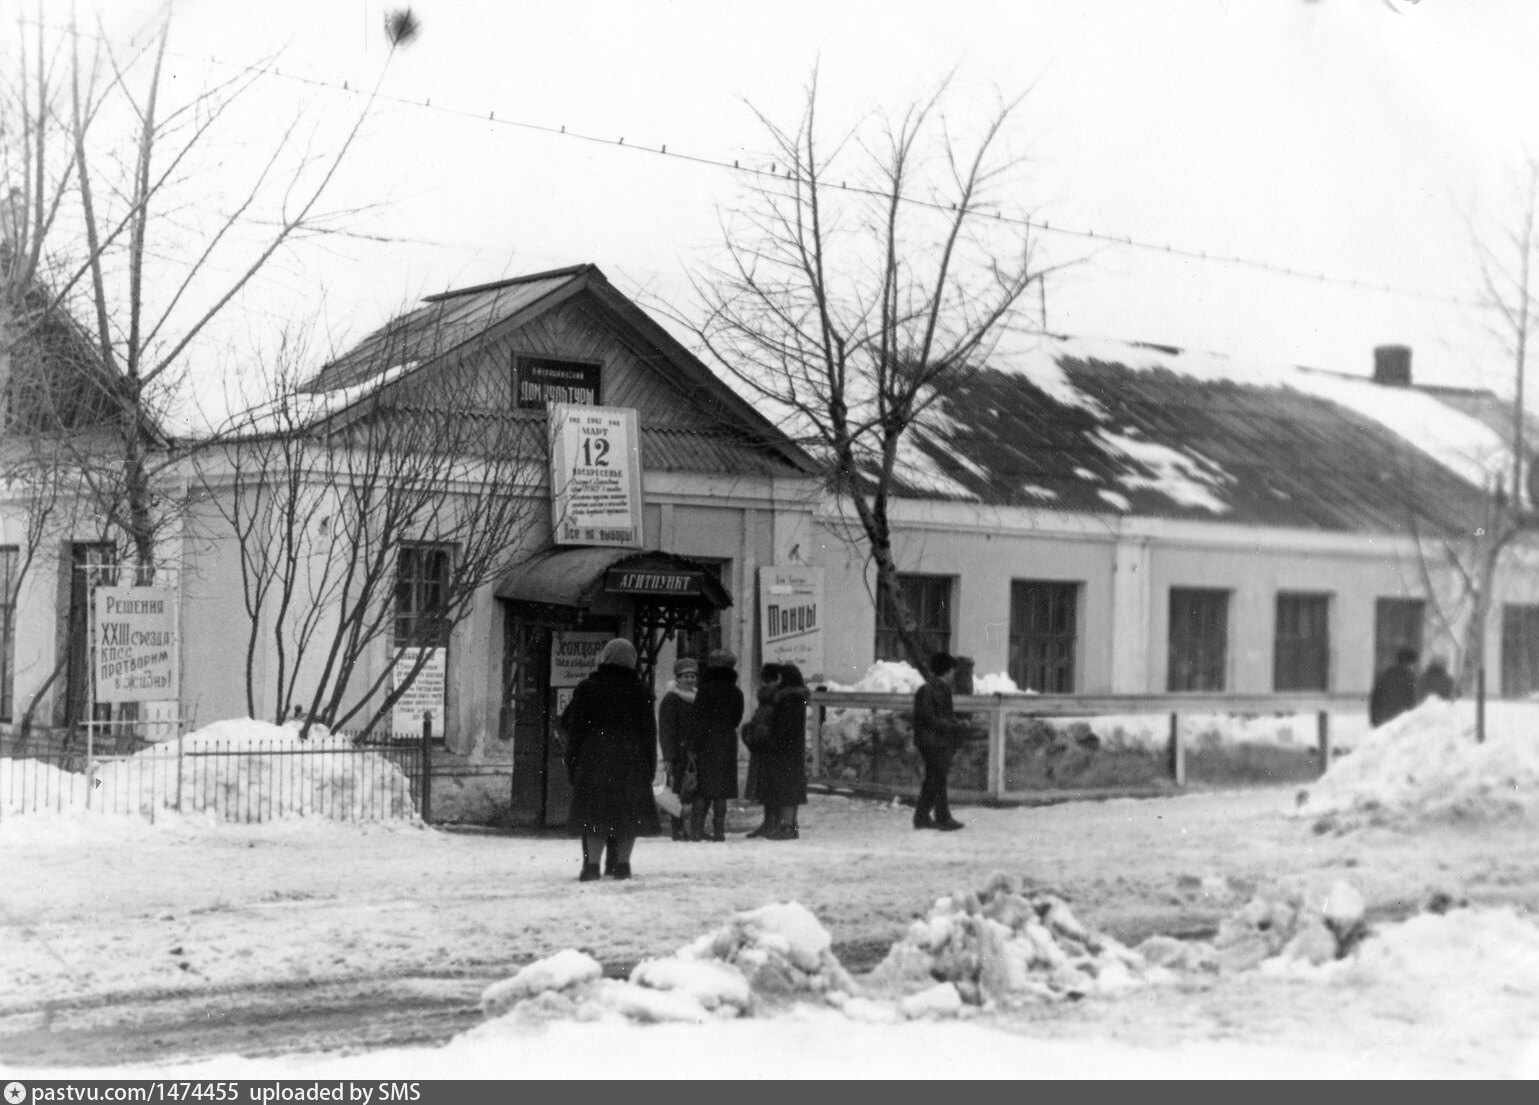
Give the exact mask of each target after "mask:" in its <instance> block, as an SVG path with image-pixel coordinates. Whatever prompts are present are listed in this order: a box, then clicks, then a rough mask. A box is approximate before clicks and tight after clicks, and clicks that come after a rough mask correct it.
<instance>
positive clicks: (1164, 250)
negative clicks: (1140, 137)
mask: <svg viewBox="0 0 1539 1105" xmlns="http://www.w3.org/2000/svg"><path fill="white" fill-rule="evenodd" d="M33 25H36V24H33ZM45 26H47V25H46V24H45ZM50 29H52V30H56V31H60V32H64V33H68V29H67V28H62V27H51V28H50ZM81 37H82V38H92V39H97V40H99V41H103V42H105V41H107V39H106V38H105V37H103V36H101V35H95V34H87V33H85V32H81ZM166 53H167V55H169V56H173V57H178V58H182V59H185V60H188V61H198V62H203V61H207V62H209V63H211V64H213V65H222V66H225V67H226V68H230V69H235V70H239V71H241V72H244V73H252V74H256V75H258V76H262V77H275V78H277V79H279V80H286V81H291V82H294V83H298V84H304V85H309V86H311V87H313V88H321V89H326V90H328V91H331V92H344V93H348V94H350V95H353V96H371V95H372V97H373V98H374V99H376V100H384V101H388V102H390V103H395V104H400V105H401V106H403V107H411V108H417V109H420V110H427V111H437V112H442V113H444V114H447V115H453V116H456V117H459V118H462V119H470V120H476V121H479V122H484V123H494V124H496V125H498V126H504V127H513V128H516V129H519V130H530V131H536V132H538V133H541V134H548V135H552V136H554V137H557V138H570V139H575V140H577V141H581V142H590V143H593V144H595V145H600V146H606V147H610V148H620V149H626V150H631V151H633V152H636V153H645V154H652V155H654V156H658V157H668V158H672V159H674V160H676V161H683V162H687V163H690V164H694V165H703V166H707V167H710V168H715V169H724V170H727V171H729V172H735V173H740V174H744V175H749V176H754V177H759V178H769V179H774V180H782V179H784V180H791V181H793V182H794V181H795V172H794V170H791V169H787V170H785V171H783V172H782V171H781V170H780V167H779V165H778V164H772V165H771V166H770V168H769V169H765V168H763V167H762V166H753V165H743V164H741V162H740V161H739V160H737V159H734V160H732V161H730V162H729V161H727V160H725V159H722V158H714V157H706V156H703V155H700V154H688V153H679V152H677V151H670V150H669V149H668V145H667V143H663V144H661V145H659V146H644V145H637V144H636V143H634V142H631V143H627V142H626V140H625V139H624V138H623V137H621V138H619V139H615V138H606V137H602V136H599V135H594V134H584V133H582V132H580V131H574V130H568V129H567V128H566V126H565V125H560V126H552V125H549V124H545V123H531V122H528V121H527V120H522V119H513V118H508V117H507V116H503V117H501V118H499V117H498V115H497V112H496V110H495V109H493V110H490V111H487V112H486V113H485V114H482V113H481V112H478V111H470V110H468V109H466V108H458V107H449V106H445V105H443V104H436V105H435V104H434V103H433V101H432V98H431V97H429V98H428V99H426V100H412V99H407V98H406V97H404V96H392V95H390V94H389V93H386V92H380V91H375V92H372V93H370V92H366V91H364V90H362V89H356V88H352V87H350V86H349V83H348V82H347V81H345V80H344V81H343V82H342V83H341V84H337V83H336V82H334V81H329V80H321V79H319V78H316V77H305V76H300V75H297V74H293V73H284V72H283V71H282V70H280V69H279V68H278V67H277V66H275V65H273V66H256V65H246V64H242V63H240V62H230V61H225V60H224V59H222V58H219V57H216V56H214V55H212V54H210V55H208V56H207V57H206V58H205V57H203V56H202V55H196V54H188V53H180V52H177V51H174V50H170V49H168V50H167V51H166ZM821 184H822V186H823V187H827V188H830V189H832V188H835V187H836V186H835V185H833V184H832V183H831V182H828V181H823V182H821ZM837 189H838V190H839V191H844V192H854V193H856V194H857V195H866V196H872V197H876V198H880V199H886V198H888V194H887V193H886V192H883V191H880V190H878V189H875V188H866V187H863V186H861V185H855V186H854V187H850V186H849V185H847V184H843V183H841V184H839V185H837ZM898 201H899V202H900V203H905V204H908V205H910V206H914V207H923V208H928V209H930V210H934V211H950V210H954V209H955V208H954V206H948V205H947V204H944V203H940V202H937V201H934V200H926V199H920V198H918V197H915V196H906V195H900V196H899V197H898ZM975 216H976V217H977V218H979V219H983V220H989V221H993V222H997V223H1000V224H1002V225H1010V226H1018V227H1022V228H1024V229H1027V230H1035V231H1038V232H1041V233H1044V234H1058V235H1062V236H1064V237H1071V238H1080V239H1084V240H1087V241H1093V242H1100V243H1103V244H1106V245H1110V246H1118V247H1122V248H1124V249H1137V250H1144V251H1147V252H1152V253H1161V254H1165V255H1167V256H1170V257H1181V258H1185V259H1186V260H1191V261H1201V262H1204V263H1209V264H1222V265H1236V266H1240V267H1242V268H1248V269H1253V270H1255V271H1258V272H1267V273H1272V274H1274V275H1278V276H1286V277H1290V278H1293V279H1298V280H1311V281H1314V282H1316V283H1319V284H1330V285H1334V286H1337V287H1347V288H1356V289H1358V290H1360V291H1372V292H1383V293H1387V294H1390V295H1404V296H1412V297H1414V298H1418V299H1426V300H1434V301H1437V302H1442V303H1451V304H1456V305H1458V306H1462V307H1476V308H1482V309H1484V308H1489V307H1490V306H1491V305H1490V304H1488V303H1484V302H1481V301H1479V300H1474V299H1466V298H1463V297H1461V296H1454V295H1447V294H1444V293H1441V292H1432V291H1426V290H1424V289H1420V288H1406V287H1400V286H1397V285H1393V284H1381V283H1376V282H1373V281H1369V280H1359V279H1356V278H1353V277H1346V276H1333V275H1331V274H1329V273H1324V272H1311V271H1307V270H1304V269H1297V268H1293V267H1291V266H1287V265H1280V264H1277V263H1275V262H1271V261H1262V260H1258V259H1256V258H1253V257H1243V256H1240V255H1239V254H1225V253H1210V252H1208V251H1207V250H1199V249H1193V248H1190V247H1186V246H1179V245H1171V244H1168V243H1161V242H1150V241H1145V240H1143V239H1141V238H1135V237H1133V236H1131V235H1114V234H1105V233H1101V232H1098V231H1095V230H1089V229H1083V228H1079V227H1070V226H1054V225H1053V224H1052V223H1050V222H1048V221H1047V220H1045V219H1044V220H1037V219H1032V218H1024V217H1021V216H1019V215H1007V214H1005V213H1004V212H1002V211H999V210H997V209H993V210H985V209H983V208H977V209H975ZM431 244H443V243H431Z"/></svg>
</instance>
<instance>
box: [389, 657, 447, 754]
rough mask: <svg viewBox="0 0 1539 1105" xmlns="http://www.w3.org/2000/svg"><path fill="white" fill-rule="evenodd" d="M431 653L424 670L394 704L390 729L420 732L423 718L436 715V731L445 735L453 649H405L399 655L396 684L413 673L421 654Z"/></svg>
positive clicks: (434, 717) (395, 677)
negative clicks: (445, 703) (447, 687)
mask: <svg viewBox="0 0 1539 1105" xmlns="http://www.w3.org/2000/svg"><path fill="white" fill-rule="evenodd" d="M423 653H427V659H426V660H424V661H423V662H422V670H421V671H419V672H418V673H417V678H416V679H413V680H412V683H411V686H409V687H407V688H406V692H405V693H404V694H402V695H401V697H400V698H398V699H396V701H395V705H394V706H393V707H391V714H390V731H391V732H392V733H396V734H399V735H403V736H405V735H416V734H420V733H421V732H422V720H423V718H424V717H426V716H427V715H428V714H430V713H431V714H432V715H433V735H434V736H435V737H442V736H443V735H444V702H445V700H446V699H445V693H444V689H445V684H446V682H447V679H446V676H447V674H448V669H449V650H448V649H445V648H407V649H402V650H401V654H400V656H398V657H397V658H396V662H395V674H394V680H395V682H394V684H393V685H394V686H397V687H399V686H400V685H401V682H402V681H404V680H405V679H406V678H407V677H408V676H409V675H410V674H411V669H412V667H413V665H415V664H416V662H417V657H419V656H421V655H422V654H423Z"/></svg>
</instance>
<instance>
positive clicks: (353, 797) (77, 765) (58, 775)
mask: <svg viewBox="0 0 1539 1105" xmlns="http://www.w3.org/2000/svg"><path fill="white" fill-rule="evenodd" d="M135 743H139V742H135ZM429 779H430V763H429V760H428V747H427V745H426V743H425V742H424V741H423V740H422V739H421V738H417V737H412V738H408V739H405V740H402V739H398V738H388V737H382V738H374V739H370V740H367V741H365V742H361V743H355V742H354V741H353V740H351V739H348V738H342V737H329V738H325V739H321V740H309V741H300V740H297V739H296V740H271V741H265V740H264V741H250V740H218V739H213V740H209V739H197V738H187V737H180V738H178V737H173V738H171V739H170V740H166V741H162V742H159V743H155V744H142V745H141V746H140V747H138V748H137V749H136V750H134V751H132V752H130V753H128V754H117V752H116V750H115V751H114V754H111V755H96V756H93V757H91V758H89V759H88V758H87V756H86V754H85V752H84V749H83V747H81V744H80V742H78V741H76V740H73V739H71V737H70V735H68V734H63V735H61V734H45V735H42V736H41V737H36V738H34V739H33V740H30V741H28V742H27V744H26V745H24V746H21V747H17V746H16V745H15V744H14V742H3V743H0V817H7V816H15V815H21V814H33V813H39V812H54V813H101V814H118V815H135V816H140V817H144V818H147V819H148V820H150V821H155V820H157V819H158V818H164V817H166V816H168V815H181V816H194V817H201V818H205V819H212V820H216V821H226V822H238V823H255V822H263V821H274V820H280V819H284V818H293V817H319V818H327V819H332V820H341V821H376V820H412V819H416V818H419V817H425V816H426V815H427V813H428V808H429V803H430V798H429V788H430V783H429Z"/></svg>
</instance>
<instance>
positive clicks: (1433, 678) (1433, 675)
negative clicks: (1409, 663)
mask: <svg viewBox="0 0 1539 1105" xmlns="http://www.w3.org/2000/svg"><path fill="white" fill-rule="evenodd" d="M1433 695H1436V696H1437V697H1438V698H1442V699H1446V700H1448V701H1450V702H1452V701H1453V697H1454V681H1453V676H1451V675H1449V674H1448V668H1447V667H1446V666H1445V665H1444V663H1443V658H1442V657H1441V656H1434V657H1433V658H1432V659H1431V660H1428V661H1427V666H1426V668H1425V669H1423V670H1422V673H1421V676H1420V677H1419V678H1418V679H1417V680H1416V701H1417V702H1418V703H1421V702H1425V701H1426V700H1427V699H1429V698H1431V697H1432V696H1433Z"/></svg>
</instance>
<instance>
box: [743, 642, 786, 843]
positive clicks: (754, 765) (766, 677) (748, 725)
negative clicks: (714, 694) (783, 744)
mask: <svg viewBox="0 0 1539 1105" xmlns="http://www.w3.org/2000/svg"><path fill="white" fill-rule="evenodd" d="M779 689H780V665H779V664H765V665H764V666H763V667H762V668H760V669H759V690H758V691H757V692H756V695H755V697H756V699H757V701H758V705H756V706H755V707H754V711H753V716H752V717H750V718H749V719H748V720H747V721H745V722H743V729H742V734H743V744H745V745H746V746H747V747H748V777H747V779H746V780H745V781H744V783H743V797H744V798H746V799H748V801H750V802H757V801H759V768H760V766H761V764H762V762H763V759H764V757H763V756H762V754H761V753H760V752H759V749H760V748H761V747H763V746H764V745H765V744H766V743H768V741H769V719H770V714H771V713H773V712H774V709H775V692H776V691H778V690H779ZM773 813H774V811H773V810H771V809H770V808H769V807H768V806H765V807H764V816H763V817H762V818H761V819H760V821H759V827H758V828H757V829H755V830H754V831H753V832H751V833H749V834H748V835H749V836H751V837H753V836H765V835H766V834H768V833H769V831H770V830H771V829H773V828H774V827H775V826H774V823H773V822H772V821H771V820H770V815H771V814H773Z"/></svg>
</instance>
